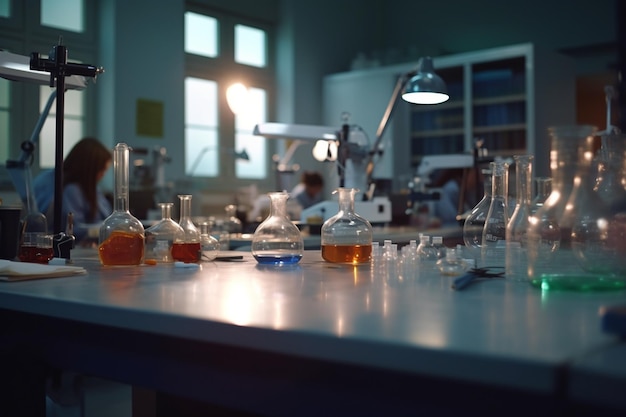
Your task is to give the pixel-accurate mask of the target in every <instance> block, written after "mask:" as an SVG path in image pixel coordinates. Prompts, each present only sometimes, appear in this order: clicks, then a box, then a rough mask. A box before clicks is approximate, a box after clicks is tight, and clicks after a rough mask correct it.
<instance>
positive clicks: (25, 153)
mask: <svg viewBox="0 0 626 417" xmlns="http://www.w3.org/2000/svg"><path fill="white" fill-rule="evenodd" d="M56 97H57V90H56V89H54V90H52V93H50V97H48V101H47V102H46V105H45V107H44V109H43V111H42V112H41V114H40V115H39V119H37V123H36V124H35V127H34V128H33V132H32V133H31V134H30V139H29V142H30V143H31V144H32V145H33V146H28V148H29V149H24V147H22V154H21V155H20V162H25V161H26V160H27V159H28V158H29V157H30V156H31V155H32V153H33V151H34V150H35V147H34V145H35V144H36V143H37V141H38V140H39V135H40V134H41V129H43V125H44V123H46V119H47V118H48V115H49V114H50V109H51V108H52V103H54V100H55V99H56Z"/></svg>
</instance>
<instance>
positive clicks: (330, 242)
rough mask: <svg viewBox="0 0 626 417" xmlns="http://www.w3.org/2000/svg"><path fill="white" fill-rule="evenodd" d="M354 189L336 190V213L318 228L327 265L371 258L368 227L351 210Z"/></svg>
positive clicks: (370, 240)
mask: <svg viewBox="0 0 626 417" xmlns="http://www.w3.org/2000/svg"><path fill="white" fill-rule="evenodd" d="M358 192H359V190H358V189H356V188H337V190H335V193H337V194H338V195H339V212H338V213H337V214H335V215H334V216H333V217H331V218H330V219H328V220H326V221H325V222H324V224H323V225H322V232H321V242H322V258H324V260H326V261H328V262H334V263H346V264H360V263H367V262H369V261H370V260H371V256H372V237H373V231H372V225H371V224H370V222H368V221H367V220H366V219H364V218H363V217H361V216H359V215H358V214H357V213H356V212H355V211H354V196H355V194H356V193H358Z"/></svg>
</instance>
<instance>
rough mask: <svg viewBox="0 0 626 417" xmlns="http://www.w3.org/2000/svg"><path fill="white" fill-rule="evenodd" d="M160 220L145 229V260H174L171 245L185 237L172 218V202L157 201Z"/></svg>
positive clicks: (163, 261)
mask: <svg viewBox="0 0 626 417" xmlns="http://www.w3.org/2000/svg"><path fill="white" fill-rule="evenodd" d="M158 206H159V207H160V208H161V220H160V221H158V222H157V223H155V224H153V225H152V226H150V227H149V228H147V229H146V254H145V258H146V260H149V259H153V260H155V261H157V262H160V263H161V262H162V263H169V262H174V258H173V257H172V245H173V244H174V242H175V241H177V240H184V239H185V231H184V230H183V228H182V227H180V225H179V224H178V223H176V222H175V221H174V220H172V217H171V216H172V207H173V206H174V204H173V203H159V204H158Z"/></svg>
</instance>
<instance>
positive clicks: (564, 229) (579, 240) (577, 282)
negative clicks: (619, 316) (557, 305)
mask: <svg viewBox="0 0 626 417" xmlns="http://www.w3.org/2000/svg"><path fill="white" fill-rule="evenodd" d="M569 129H570V130H566V131H565V133H567V134H570V135H571V134H572V132H574V133H576V136H574V135H571V136H570V139H571V140H570V143H569V146H570V147H573V146H574V143H572V141H573V140H575V141H576V143H577V149H576V151H572V150H567V151H566V152H568V153H570V154H571V153H575V154H576V155H577V159H576V161H573V162H570V163H571V164H572V165H573V167H569V168H568V170H570V171H571V172H573V173H574V175H573V180H572V181H571V187H570V189H571V191H570V193H569V196H568V195H564V196H563V197H562V196H559V195H558V192H559V191H560V190H561V189H566V188H565V187H558V186H557V184H554V187H553V191H552V193H551V194H550V197H549V198H548V199H547V200H546V202H545V203H544V205H543V207H542V208H541V209H539V210H538V211H537V212H536V213H535V215H534V216H533V217H532V218H531V227H530V228H529V233H528V237H529V251H528V256H529V260H528V266H529V267H528V279H529V280H530V282H531V284H532V285H533V286H536V287H538V288H541V289H542V290H577V291H593V290H610V289H623V288H625V287H626V244H625V243H624V242H626V207H625V202H626V201H625V200H626V191H625V190H624V188H623V186H622V187H616V188H613V191H612V193H611V194H612V195H611V196H610V197H609V196H608V195H606V194H605V195H604V196H603V195H602V191H601V190H600V189H598V188H596V185H597V184H598V177H599V171H598V168H599V164H598V162H599V161H598V160H596V159H594V158H593V153H592V152H593V142H594V137H593V134H594V133H595V129H594V128H592V127H590V126H577V127H572V128H569ZM555 132H557V133H561V132H562V130H556V131H555ZM615 139H616V140H622V141H623V140H624V137H622V138H621V139H620V138H619V137H617V136H616V137H615ZM563 142H565V140H563V141H561V143H557V145H560V146H557V147H556V148H553V150H556V151H557V152H561V150H562V149H563V148H565V147H566V145H565V143H563ZM625 156H626V155H625V154H624V153H623V151H620V152H619V154H618V158H620V159H622V161H623V158H624V157H625ZM602 169H604V168H601V169H600V171H602ZM600 175H604V174H603V173H600ZM617 175H619V176H620V181H619V182H621V183H622V184H624V183H626V182H624V180H626V177H624V171H623V170H622V169H620V173H619V174H617ZM555 193H557V197H558V198H557V197H554V198H553V195H555ZM560 198H562V199H563V200H565V201H566V203H565V204H563V206H564V207H563V209H562V211H558V210H557V209H559V207H558V205H557V204H556V203H557V202H558V199H560Z"/></svg>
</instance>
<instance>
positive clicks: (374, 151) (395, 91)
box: [363, 70, 417, 200]
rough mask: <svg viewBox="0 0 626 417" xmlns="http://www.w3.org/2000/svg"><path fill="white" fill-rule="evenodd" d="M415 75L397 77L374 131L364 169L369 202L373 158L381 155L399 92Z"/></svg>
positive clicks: (371, 191)
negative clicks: (376, 128) (373, 138)
mask: <svg viewBox="0 0 626 417" xmlns="http://www.w3.org/2000/svg"><path fill="white" fill-rule="evenodd" d="M415 74H417V70H413V71H409V72H407V73H406V74H403V75H401V76H400V77H398V81H397V82H396V86H395V88H394V89H393V93H392V94H391V98H390V99H389V103H388V104H387V108H386V109H385V113H384V114H383V118H382V119H381V120H380V124H379V125H378V130H376V141H375V142H374V146H373V147H372V150H371V151H370V154H369V158H368V160H367V166H366V168H365V173H366V175H367V185H368V187H369V189H368V191H367V192H366V193H365V194H364V196H363V197H364V198H365V199H366V200H371V199H372V198H373V196H374V195H373V194H374V187H372V185H371V184H372V175H373V174H374V157H375V156H376V155H377V154H379V155H382V150H380V149H379V146H380V142H381V141H382V139H383V135H384V133H385V129H386V128H387V125H388V124H389V120H390V119H391V115H392V114H393V110H394V109H395V107H396V102H397V101H398V96H399V95H400V92H401V91H402V89H403V88H404V86H405V85H406V83H407V81H408V80H410V79H411V77H412V76H414V75H415Z"/></svg>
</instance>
